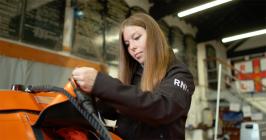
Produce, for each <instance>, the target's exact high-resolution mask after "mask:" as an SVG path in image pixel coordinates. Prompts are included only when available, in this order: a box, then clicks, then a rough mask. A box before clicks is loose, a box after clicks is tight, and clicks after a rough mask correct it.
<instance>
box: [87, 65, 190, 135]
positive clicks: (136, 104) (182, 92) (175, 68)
mask: <svg viewBox="0 0 266 140" xmlns="http://www.w3.org/2000/svg"><path fill="white" fill-rule="evenodd" d="M141 74H142V67H141V66H139V68H138V70H137V71H136V72H135V74H134V77H133V79H132V85H124V84H122V83H121V82H120V81H119V80H118V79H115V78H112V77H110V76H108V75H106V74H103V73H101V72H100V73H98V75H97V78H96V81H95V84H94V86H93V89H92V94H93V95H94V96H96V97H99V98H100V99H101V100H103V101H104V103H106V104H107V105H109V106H111V107H113V108H115V109H116V111H113V112H112V111H111V110H112V108H110V109H109V110H107V111H106V112H107V113H106V112H105V114H107V117H108V115H109V116H113V117H114V116H115V117H114V118H111V119H117V129H116V133H117V134H118V135H119V136H120V137H122V138H123V139H124V140H161V139H164V140H184V139H185V123H186V119H187V114H188V111H189V108H190V103H191V96H192V94H193V92H194V89H195V86H194V82H193V77H192V75H191V73H190V72H189V70H188V69H187V67H186V66H185V65H184V64H182V63H180V62H178V61H173V62H172V64H171V65H170V66H169V68H168V71H167V73H166V76H165V77H164V78H163V80H162V81H161V83H160V84H159V85H158V87H157V88H156V89H155V90H154V91H153V92H152V93H148V92H143V91H141V90H140V89H139V86H138V84H139V81H140V77H141ZM104 108H105V110H106V107H104ZM100 110H101V107H100ZM114 112H119V113H118V114H115V113H114ZM103 113H104V112H103ZM105 116H106V115H105Z"/></svg>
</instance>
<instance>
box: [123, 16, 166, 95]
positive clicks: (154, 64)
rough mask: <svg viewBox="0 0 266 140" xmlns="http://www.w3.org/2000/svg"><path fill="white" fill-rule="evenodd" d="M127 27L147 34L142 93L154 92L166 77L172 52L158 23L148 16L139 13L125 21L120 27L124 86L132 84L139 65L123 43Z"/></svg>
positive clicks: (141, 84)
mask: <svg viewBox="0 0 266 140" xmlns="http://www.w3.org/2000/svg"><path fill="white" fill-rule="evenodd" d="M125 26H140V27H143V28H144V29H145V30H146V32H147V40H146V49H145V60H144V69H143V74H142V77H141V82H140V89H141V90H142V91H153V90H154V88H155V87H156V86H157V85H158V84H159V83H160V81H161V80H162V79H163V78H164V77H165V74H166V71H167V67H168V64H169V61H170V51H169V47H168V44H167V41H166V38H165V36H164V34H163V32H162V30H161V29H160V27H159V25H158V24H157V22H156V21H155V20H154V19H153V18H152V17H150V16H149V15H147V14H144V13H137V14H134V15H132V16H130V17H129V18H127V19H125V20H124V21H123V22H122V24H121V27H120V34H119V39H120V61H119V79H120V80H121V81H122V82H123V83H124V84H128V85H129V84H130V83H131V80H132V77H133V74H134V71H135V70H136V67H137V65H138V62H137V61H135V60H134V59H133V58H132V57H131V56H130V54H129V53H128V51H127V47H126V46H125V44H124V41H123V30H124V28H125Z"/></svg>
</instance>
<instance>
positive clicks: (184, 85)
mask: <svg viewBox="0 0 266 140" xmlns="http://www.w3.org/2000/svg"><path fill="white" fill-rule="evenodd" d="M174 85H175V86H178V87H180V88H181V89H183V90H184V91H186V92H188V89H187V84H185V83H184V82H183V81H181V80H179V79H176V78H175V80H174Z"/></svg>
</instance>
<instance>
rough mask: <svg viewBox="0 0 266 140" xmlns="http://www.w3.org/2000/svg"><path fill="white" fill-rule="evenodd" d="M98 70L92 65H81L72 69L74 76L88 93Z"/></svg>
mask: <svg viewBox="0 0 266 140" xmlns="http://www.w3.org/2000/svg"><path fill="white" fill-rule="evenodd" d="M97 74H98V71H97V70H95V69H94V68H92V67H79V68H75V69H74V70H73V71H72V77H73V79H74V80H75V81H76V83H77V84H78V86H79V87H80V88H81V89H82V90H83V91H84V92H86V93H90V92H91V90H92V87H93V85H94V82H95V79H96V76H97Z"/></svg>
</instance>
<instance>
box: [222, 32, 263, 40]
mask: <svg viewBox="0 0 266 140" xmlns="http://www.w3.org/2000/svg"><path fill="white" fill-rule="evenodd" d="M262 34H266V29H262V30H258V31H253V32H249V33H244V34H240V35H234V36H230V37H225V38H223V39H222V42H223V43H226V42H230V41H234V40H238V39H243V38H248V37H252V36H257V35H262Z"/></svg>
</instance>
